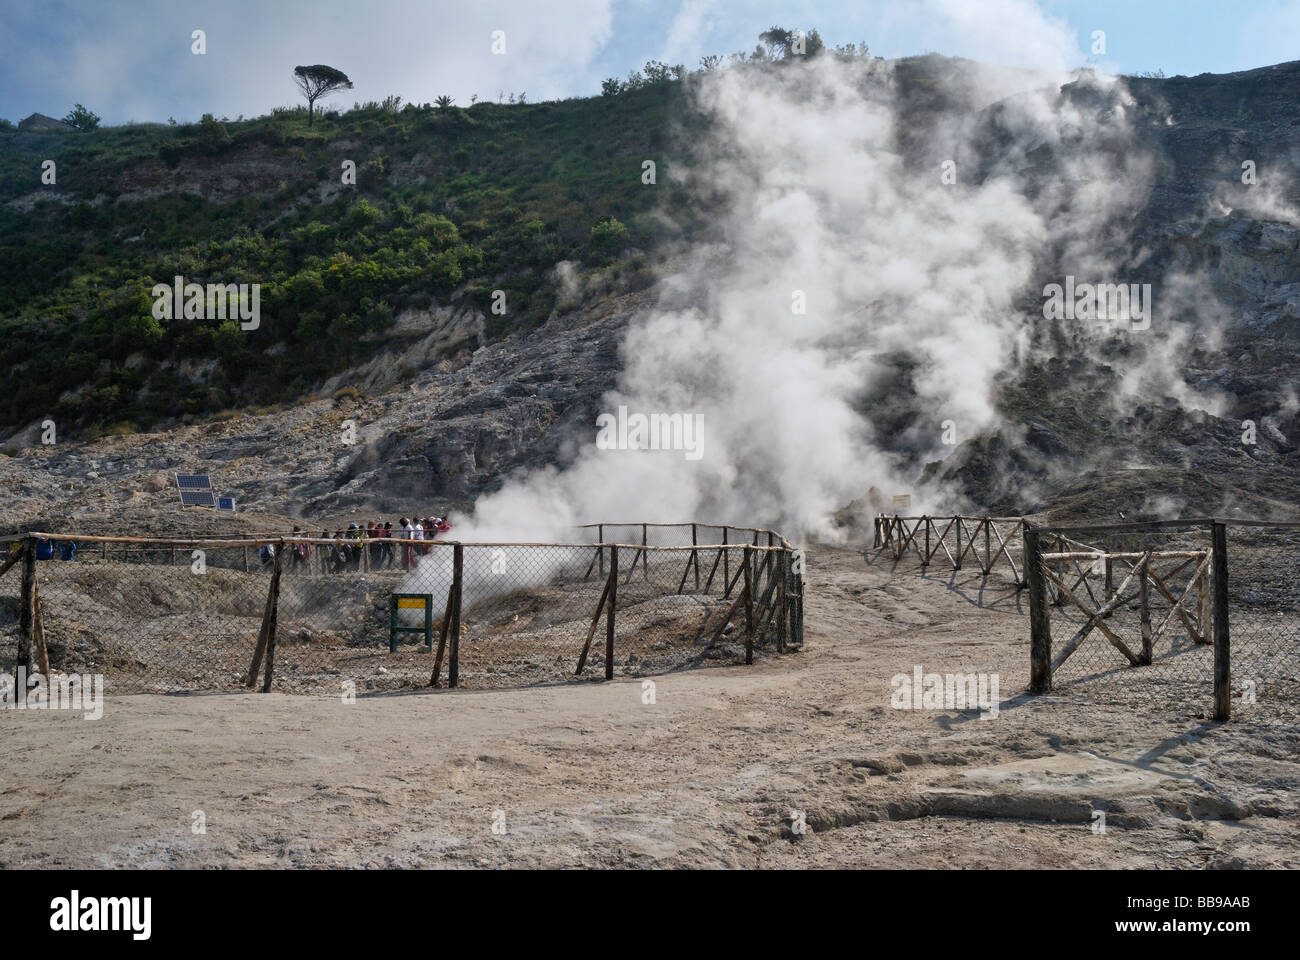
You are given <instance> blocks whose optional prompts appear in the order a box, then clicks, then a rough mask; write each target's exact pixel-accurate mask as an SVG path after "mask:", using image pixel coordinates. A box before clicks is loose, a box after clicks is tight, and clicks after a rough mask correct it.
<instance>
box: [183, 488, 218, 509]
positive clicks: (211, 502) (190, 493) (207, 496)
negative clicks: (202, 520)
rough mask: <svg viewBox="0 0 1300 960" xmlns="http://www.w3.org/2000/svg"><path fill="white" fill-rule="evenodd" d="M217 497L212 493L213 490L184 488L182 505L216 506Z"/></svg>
mask: <svg viewBox="0 0 1300 960" xmlns="http://www.w3.org/2000/svg"><path fill="white" fill-rule="evenodd" d="M216 505H217V499H216V497H214V496H213V495H212V491H211V490H182V491H181V506H183V507H215V506H216Z"/></svg>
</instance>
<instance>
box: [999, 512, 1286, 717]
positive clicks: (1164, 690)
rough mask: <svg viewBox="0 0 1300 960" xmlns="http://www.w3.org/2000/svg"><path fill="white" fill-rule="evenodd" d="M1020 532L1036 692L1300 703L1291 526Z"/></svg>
mask: <svg viewBox="0 0 1300 960" xmlns="http://www.w3.org/2000/svg"><path fill="white" fill-rule="evenodd" d="M1216 538H1217V539H1216ZM1026 541H1027V545H1026V557H1025V559H1026V568H1027V576H1026V580H1027V585H1028V587H1029V592H1030V620H1031V636H1032V646H1033V650H1032V651H1031V661H1032V666H1033V670H1034V680H1033V685H1034V688H1035V690H1036V691H1037V692H1045V691H1046V690H1047V689H1053V688H1055V689H1062V690H1064V689H1069V690H1073V691H1077V692H1089V693H1091V694H1094V695H1097V696H1103V697H1105V698H1106V699H1109V700H1112V701H1121V702H1123V701H1138V700H1152V699H1157V698H1158V699H1160V700H1163V701H1165V702H1174V703H1185V704H1187V705H1189V707H1191V708H1193V709H1196V710H1198V711H1200V712H1202V713H1205V714H1207V715H1210V714H1212V715H1213V716H1215V717H1216V718H1217V719H1227V717H1228V715H1229V714H1230V713H1232V712H1234V711H1235V712H1237V714H1238V715H1239V716H1246V715H1248V712H1253V713H1254V714H1255V715H1256V716H1258V717H1260V718H1263V717H1266V716H1268V717H1272V716H1279V717H1285V716H1293V715H1295V714H1296V712H1297V711H1298V710H1300V684H1298V683H1297V672H1298V668H1300V662H1298V661H1297V655H1298V654H1300V614H1298V611H1297V609H1296V608H1297V599H1298V594H1300V592H1298V591H1297V586H1296V583H1297V580H1296V575H1297V574H1300V526H1297V525H1289V524H1264V523H1255V522H1247V521H1239V522H1233V521H1225V522H1216V521H1210V520H1187V521H1172V522H1168V521H1167V522H1155V523H1134V524H1112V525H1102V526H1091V527H1087V526H1071V527H1046V526H1045V527H1036V528H1031V533H1030V535H1029V536H1027V537H1026ZM1220 554H1221V555H1220ZM1036 587H1037V590H1038V592H1037V595H1036ZM1261 705H1263V709H1259V710H1256V709H1255V708H1257V707H1260V706H1261Z"/></svg>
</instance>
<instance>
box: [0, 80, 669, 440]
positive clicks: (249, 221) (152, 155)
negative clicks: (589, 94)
mask: <svg viewBox="0 0 1300 960" xmlns="http://www.w3.org/2000/svg"><path fill="white" fill-rule="evenodd" d="M684 109H685V98H684V96H683V95H682V93H681V91H680V85H679V84H676V83H661V84H656V85H650V86H646V87H644V88H642V89H639V90H636V91H630V92H628V93H627V94H626V95H623V96H619V97H617V98H613V99H610V98H593V99H590V100H571V101H564V102H558V103H539V104H529V105H518V106H516V105H511V106H505V105H499V104H492V103H481V104H477V105H476V106H474V107H472V108H470V109H457V108H442V109H439V108H433V107H430V108H427V109H426V108H424V107H414V106H410V105H408V106H406V107H405V108H403V109H399V110H390V109H384V108H383V107H382V106H379V105H370V106H366V107H362V108H360V109H356V110H352V111H349V112H347V113H345V114H341V115H340V114H338V113H336V112H328V113H325V114H324V115H322V116H321V117H319V118H318V120H317V122H316V123H315V125H314V126H312V127H311V128H310V129H309V127H308V122H307V114H306V111H305V110H278V111H276V112H275V113H274V114H273V115H271V116H269V117H266V118H261V119H257V120H252V121H243V122H221V121H218V120H216V119H215V118H212V117H210V116H207V117H204V119H203V121H202V122H200V123H198V124H192V125H188V126H175V127H166V126H162V125H150V126H129V127H117V128H106V129H100V130H97V131H94V132H89V133H72V134H69V133H12V132H10V133H6V134H4V135H3V136H0V303H3V304H4V306H3V308H0V309H2V310H3V316H2V317H0V363H3V364H4V366H5V368H6V369H8V370H9V371H10V383H9V389H8V390H6V391H5V393H4V396H3V399H0V424H8V425H14V424H19V423H27V422H31V421H32V420H35V419H39V418H41V417H43V416H46V415H53V416H55V417H56V419H58V420H60V421H61V422H64V423H68V424H70V425H71V424H81V425H86V426H92V425H101V426H103V425H108V424H118V423H122V422H128V423H130V424H134V425H139V426H145V425H148V424H150V423H152V422H154V421H156V420H158V419H160V418H166V417H172V416H176V415H179V414H182V413H188V414H194V415H200V414H205V413H210V412H214V411H216V410H220V409H223V408H226V407H230V406H235V405H243V404H258V403H267V402H272V401H276V400H282V399H286V398H288V397H290V396H293V395H296V394H298V393H302V392H305V391H306V390H308V389H309V388H310V386H311V385H312V384H313V383H314V382H316V381H318V380H319V379H320V378H322V377H325V376H327V375H329V374H331V373H335V372H337V371H338V370H340V369H342V368H343V367H345V366H346V365H347V364H350V363H353V362H356V361H358V360H360V359H363V358H364V357H365V356H366V355H368V354H369V353H370V352H372V351H374V350H376V349H378V347H379V346H381V345H382V342H383V341H382V337H380V336H379V335H380V334H382V333H383V331H384V330H385V329H386V328H387V327H388V326H389V325H390V324H391V323H392V321H393V319H394V317H395V315H396V313H397V312H398V311H400V310H401V309H402V308H404V307H408V306H417V307H425V306H429V305H430V304H431V303H434V302H441V303H445V302H447V301H448V299H449V298H451V297H452V296H453V295H455V297H456V299H457V302H458V303H465V304H472V305H474V306H476V307H477V308H478V309H481V310H483V311H484V312H485V313H486V314H487V315H488V317H489V320H490V322H491V330H490V333H491V334H492V335H493V336H500V335H504V334H506V333H509V332H511V331H512V330H515V329H521V328H523V329H526V328H528V327H530V326H533V325H536V324H538V323H540V322H542V321H544V320H545V319H546V318H547V316H548V315H549V314H550V312H551V311H552V309H553V308H554V306H555V293H554V284H553V283H552V282H551V280H550V279H549V278H548V274H549V273H550V271H551V270H552V268H553V267H554V265H555V264H556V263H557V262H559V261H562V260H574V261H579V262H581V263H584V264H586V265H587V266H588V267H589V268H596V267H599V266H608V265H610V264H613V263H616V262H618V260H619V258H620V257H621V256H622V255H623V254H624V252H625V251H629V250H633V249H636V248H640V249H647V248H650V247H653V246H654V244H655V242H656V240H657V238H658V237H659V235H660V234H661V232H662V230H663V229H664V227H663V225H662V223H661V221H660V220H659V219H658V218H657V217H655V216H653V215H652V213H653V211H654V210H655V209H656V208H657V207H658V206H659V205H661V204H665V205H666V206H667V208H668V209H669V210H675V212H674V216H682V217H685V218H687V219H689V217H690V212H689V211H687V210H684V209H675V205H676V202H677V201H675V199H674V196H673V195H674V193H675V192H676V190H677V188H675V187H674V186H673V183H672V181H671V179H670V178H668V177H665V176H662V175H661V176H660V177H659V178H658V183H657V184H656V185H654V186H649V185H645V184H643V183H642V179H641V174H642V162H643V161H644V160H646V159H653V160H655V161H656V163H657V164H658V166H659V168H660V170H661V171H662V170H663V169H665V167H666V165H667V164H668V163H669V162H670V161H671V162H682V160H683V159H684V158H680V157H671V158H670V156H669V155H668V151H669V147H670V139H671V137H672V131H673V130H674V127H675V124H676V123H677V121H679V120H681V119H683V114H684ZM47 158H48V159H52V160H54V161H55V163H56V170H57V177H58V179H57V183H56V184H55V185H51V186H43V185H42V184H41V181H40V176H41V163H42V161H43V160H45V159H47ZM344 160H351V161H352V162H353V163H355V165H356V185H355V186H344V185H342V184H341V178H342V172H343V168H342V164H343V161H344ZM268 170H270V171H271V172H270V174H269V176H270V177H271V180H270V181H269V182H264V181H267V177H268V172H267V171H268ZM191 184H195V186H190V185H191ZM210 185H215V186H216V187H217V190H216V191H211V192H209V190H208V187H209V186H210ZM43 192H45V193H49V194H52V195H53V196H51V197H40V198H33V197H32V195H33V194H40V193H43ZM33 199H35V202H31V201H32V200H33ZM14 201H19V202H18V203H15V202H14ZM176 275H181V276H184V277H185V279H186V281H187V282H197V283H201V284H207V283H223V284H224V283H260V284H261V327H260V329H258V330H256V331H247V332H246V331H242V330H240V329H239V328H238V326H237V324H236V323H235V322H233V321H230V320H227V321H225V322H222V321H216V320H198V319H191V320H186V319H183V318H178V319H175V320H170V321H165V320H162V321H160V320H157V319H155V318H154V316H153V314H152V310H151V308H152V303H153V301H152V298H151V296H150V290H151V288H152V287H153V285H154V284H155V283H167V284H170V283H171V282H172V279H173V277H174V276H176ZM635 275H638V276H642V277H643V278H645V280H646V282H648V274H647V273H646V272H645V271H641V272H639V273H635ZM496 289H500V290H503V291H505V293H506V305H507V308H508V313H507V314H506V315H505V316H496V315H493V314H491V313H490V306H491V302H492V291H493V290H496ZM278 343H283V345H284V348H283V349H282V351H281V348H277V352H276V353H275V354H273V355H268V354H267V353H266V351H267V350H268V349H269V348H271V347H273V346H275V345H276V344H278ZM205 364H212V366H211V369H210V371H207V372H205V374H204V375H202V376H193V375H192V371H193V368H195V367H202V366H204V365H205ZM61 396H62V397H63V399H60V397H61Z"/></svg>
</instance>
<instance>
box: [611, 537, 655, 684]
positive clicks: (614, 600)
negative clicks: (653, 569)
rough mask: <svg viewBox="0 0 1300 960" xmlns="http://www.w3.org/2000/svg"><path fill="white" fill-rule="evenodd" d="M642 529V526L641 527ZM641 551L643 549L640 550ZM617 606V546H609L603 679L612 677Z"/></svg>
mask: <svg viewBox="0 0 1300 960" xmlns="http://www.w3.org/2000/svg"><path fill="white" fill-rule="evenodd" d="M642 529H644V527H643V528H642ZM642 552H643V553H644V552H645V551H642ZM617 607H618V547H610V548H609V608H608V609H607V610H606V611H605V679H606V680H613V679H614V610H615V609H616V608H617Z"/></svg>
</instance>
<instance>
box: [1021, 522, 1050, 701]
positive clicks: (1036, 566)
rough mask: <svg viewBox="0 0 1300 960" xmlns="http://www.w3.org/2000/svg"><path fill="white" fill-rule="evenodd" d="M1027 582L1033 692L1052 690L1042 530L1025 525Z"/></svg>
mask: <svg viewBox="0 0 1300 960" xmlns="http://www.w3.org/2000/svg"><path fill="white" fill-rule="evenodd" d="M1025 582H1026V584H1028V586H1027V589H1028V590H1029V638H1030V639H1029V692H1030V693H1040V694H1041V693H1048V692H1050V691H1051V689H1052V616H1051V611H1050V610H1049V609H1048V606H1047V576H1046V575H1045V574H1044V572H1043V551H1042V545H1041V543H1040V542H1039V538H1038V529H1037V528H1036V527H1033V526H1031V525H1030V524H1029V523H1028V522H1026V523H1025Z"/></svg>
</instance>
